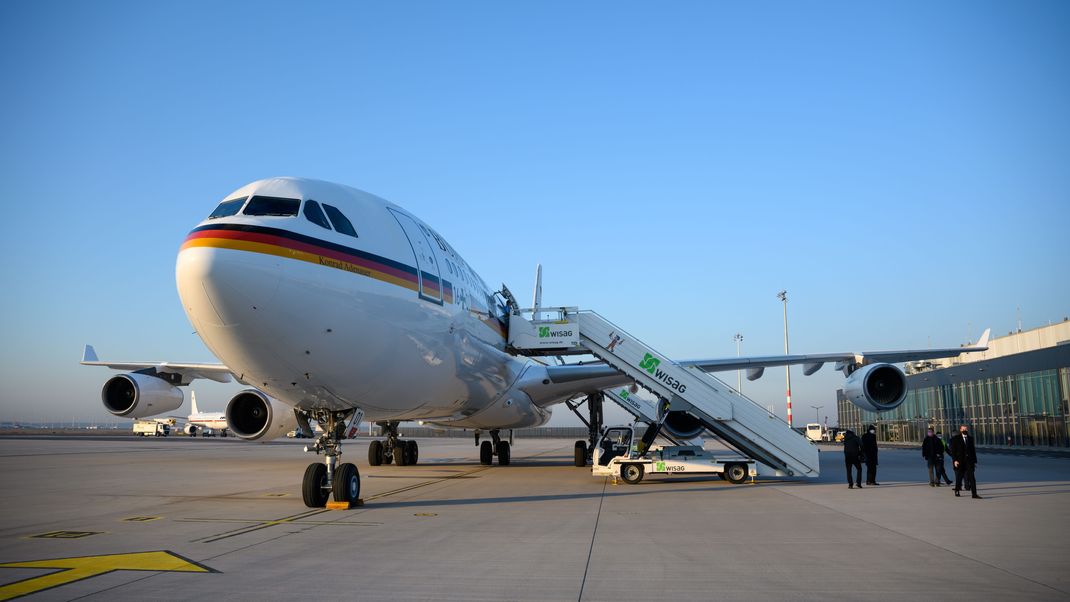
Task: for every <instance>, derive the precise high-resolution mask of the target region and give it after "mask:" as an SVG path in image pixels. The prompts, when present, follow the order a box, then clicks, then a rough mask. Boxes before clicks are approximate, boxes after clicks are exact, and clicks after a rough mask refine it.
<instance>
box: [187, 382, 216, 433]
mask: <svg viewBox="0 0 1070 602" xmlns="http://www.w3.org/2000/svg"><path fill="white" fill-rule="evenodd" d="M189 397H190V406H191V407H190V415H189V416H188V417H187V418H186V426H185V427H184V428H183V430H185V431H186V434H187V435H190V436H196V434H197V431H200V432H201V434H202V435H204V436H207V434H208V433H211V432H213V431H214V432H218V433H219V436H220V437H226V436H227V414H226V412H200V411H198V410H197V392H196V391H194V390H192V389H191V390H190V392H189Z"/></svg>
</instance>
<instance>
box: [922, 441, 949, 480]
mask: <svg viewBox="0 0 1070 602" xmlns="http://www.w3.org/2000/svg"><path fill="white" fill-rule="evenodd" d="M921 457H922V458H925V462H926V463H927V464H928V465H929V487H939V486H940V470H939V469H938V468H936V463H937V462H939V463H941V464H943V462H944V442H943V441H940V440H939V439H937V438H936V433H934V432H933V430H932V429H929V431H928V433H927V434H926V435H925V440H924V441H922V442H921Z"/></svg>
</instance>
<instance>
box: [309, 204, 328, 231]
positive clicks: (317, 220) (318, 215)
mask: <svg viewBox="0 0 1070 602" xmlns="http://www.w3.org/2000/svg"><path fill="white" fill-rule="evenodd" d="M304 213H305V218H307V219H308V221H310V222H312V223H313V224H316V225H317V226H319V227H321V228H327V229H328V230H330V229H331V225H330V224H328V223H327V217H326V216H324V215H323V210H322V209H320V204H319V203H317V202H316V201H305V209H304Z"/></svg>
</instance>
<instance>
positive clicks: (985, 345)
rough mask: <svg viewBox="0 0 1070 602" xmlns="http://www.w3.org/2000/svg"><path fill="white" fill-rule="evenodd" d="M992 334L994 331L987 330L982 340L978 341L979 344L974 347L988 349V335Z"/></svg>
mask: <svg viewBox="0 0 1070 602" xmlns="http://www.w3.org/2000/svg"><path fill="white" fill-rule="evenodd" d="M991 333H992V329H991V328H986V329H985V332H984V334H982V335H981V338H979V339H977V343H976V344H974V347H983V348H985V349H988V335H989V334H991Z"/></svg>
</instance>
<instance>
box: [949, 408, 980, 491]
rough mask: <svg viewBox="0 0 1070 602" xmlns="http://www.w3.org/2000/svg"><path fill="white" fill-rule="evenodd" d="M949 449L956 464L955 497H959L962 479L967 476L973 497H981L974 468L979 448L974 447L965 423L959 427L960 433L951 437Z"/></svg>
mask: <svg viewBox="0 0 1070 602" xmlns="http://www.w3.org/2000/svg"><path fill="white" fill-rule="evenodd" d="M948 451H949V452H950V453H951V459H952V460H953V462H952V463H953V464H954V466H955V497H959V491H961V490H962V480H963V479H964V478H965V479H966V481H967V485H969V487H970V491H971V493H973V498H974V499H976V500H979V499H981V496H979V495H977V478H976V476H975V475H974V469H975V468H976V467H977V449H976V448H975V447H974V444H973V437H971V436H970V430H969V428H968V427H967V426H966V425H965V424H964V425H962V426H960V427H959V434H958V435H955V436H954V437H952V438H951V443H950V444H948Z"/></svg>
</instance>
